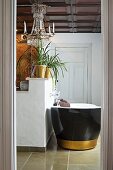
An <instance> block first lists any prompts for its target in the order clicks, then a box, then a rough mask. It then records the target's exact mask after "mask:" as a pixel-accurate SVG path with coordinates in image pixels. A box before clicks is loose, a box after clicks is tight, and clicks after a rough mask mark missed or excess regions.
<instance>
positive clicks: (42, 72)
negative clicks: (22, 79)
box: [35, 65, 46, 78]
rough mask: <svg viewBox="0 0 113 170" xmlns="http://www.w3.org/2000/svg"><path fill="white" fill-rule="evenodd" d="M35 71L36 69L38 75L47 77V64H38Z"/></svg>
mask: <svg viewBox="0 0 113 170" xmlns="http://www.w3.org/2000/svg"><path fill="white" fill-rule="evenodd" d="M35 71H36V77H38V78H45V72H46V66H45V65H37V66H36V70H35Z"/></svg>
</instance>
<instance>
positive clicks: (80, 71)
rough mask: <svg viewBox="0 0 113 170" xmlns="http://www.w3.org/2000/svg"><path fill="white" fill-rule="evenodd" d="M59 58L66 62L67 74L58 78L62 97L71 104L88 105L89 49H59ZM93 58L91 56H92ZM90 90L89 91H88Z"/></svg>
mask: <svg viewBox="0 0 113 170" xmlns="http://www.w3.org/2000/svg"><path fill="white" fill-rule="evenodd" d="M56 50H57V53H59V57H60V58H61V59H62V60H63V61H64V62H66V68H67V72H64V77H62V74H61V71H60V74H59V77H58V83H57V89H58V91H60V93H61V96H60V98H63V99H65V100H67V101H69V102H79V103H82V102H83V103H84V102H85V103H88V102H89V101H88V96H89V93H90V88H89V84H90V83H89V81H91V80H89V78H90V76H89V71H90V70H88V69H90V67H88V66H89V62H88V58H89V57H88V48H85V47H84V48H83V47H76V48H75V47H72V48H71V47H69V48H68V47H62V48H60V47H58V48H56ZM90 57H91V56H90ZM88 88H89V89H88Z"/></svg>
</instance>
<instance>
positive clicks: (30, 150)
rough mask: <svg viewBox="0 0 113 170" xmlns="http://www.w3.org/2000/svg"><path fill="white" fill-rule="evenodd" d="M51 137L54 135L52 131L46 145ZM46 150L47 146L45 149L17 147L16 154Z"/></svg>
mask: <svg viewBox="0 0 113 170" xmlns="http://www.w3.org/2000/svg"><path fill="white" fill-rule="evenodd" d="M53 135H54V132H53V131H52V132H51V134H50V136H49V138H48V140H47V145H48V143H49V141H50V139H51V137H52V136H53ZM46 149H47V146H46V147H31V146H17V152H45V151H46Z"/></svg>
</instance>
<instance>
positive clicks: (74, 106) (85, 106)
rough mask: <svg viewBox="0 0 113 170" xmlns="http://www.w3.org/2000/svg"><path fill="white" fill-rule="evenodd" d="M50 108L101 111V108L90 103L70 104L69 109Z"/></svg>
mask: <svg viewBox="0 0 113 170" xmlns="http://www.w3.org/2000/svg"><path fill="white" fill-rule="evenodd" d="M51 108H62V109H101V106H97V105H94V104H90V103H70V107H62V106H60V105H58V106H52V107H51Z"/></svg>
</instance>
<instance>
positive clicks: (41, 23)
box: [40, 20, 42, 29]
mask: <svg viewBox="0 0 113 170" xmlns="http://www.w3.org/2000/svg"><path fill="white" fill-rule="evenodd" d="M40 29H42V21H41V20H40Z"/></svg>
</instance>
